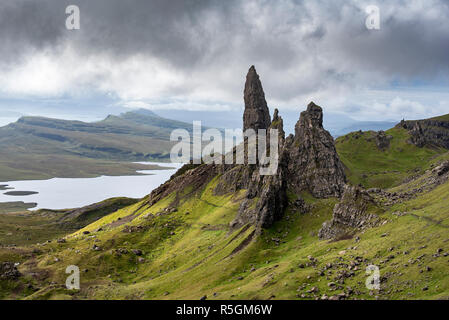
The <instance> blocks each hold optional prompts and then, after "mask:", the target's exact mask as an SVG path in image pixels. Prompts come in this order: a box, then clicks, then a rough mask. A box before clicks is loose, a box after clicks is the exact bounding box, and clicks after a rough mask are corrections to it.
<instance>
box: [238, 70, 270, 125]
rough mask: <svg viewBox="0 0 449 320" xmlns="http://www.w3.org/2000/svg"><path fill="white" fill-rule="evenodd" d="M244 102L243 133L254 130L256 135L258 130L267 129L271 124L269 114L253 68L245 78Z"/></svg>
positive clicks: (257, 76)
mask: <svg viewBox="0 0 449 320" xmlns="http://www.w3.org/2000/svg"><path fill="white" fill-rule="evenodd" d="M244 101H245V112H244V113H243V131H245V130H247V129H254V130H255V131H256V133H257V130H258V129H267V128H268V127H269V126H270V124H271V119H270V112H269V110H268V106H267V102H266V100H265V93H264V92H263V88H262V83H261V82H260V79H259V75H258V74H257V72H256V68H254V66H251V68H250V69H249V71H248V74H247V76H246V83H245V91H244Z"/></svg>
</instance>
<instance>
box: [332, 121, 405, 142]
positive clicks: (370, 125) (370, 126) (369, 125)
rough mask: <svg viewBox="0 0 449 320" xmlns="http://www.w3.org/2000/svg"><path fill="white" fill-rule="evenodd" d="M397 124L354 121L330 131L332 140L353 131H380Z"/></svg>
mask: <svg viewBox="0 0 449 320" xmlns="http://www.w3.org/2000/svg"><path fill="white" fill-rule="evenodd" d="M396 124H397V122H389V121H354V122H353V123H351V124H348V125H347V126H341V127H334V128H333V129H332V131H331V133H332V135H333V136H334V138H337V137H340V136H343V135H345V134H348V133H350V132H354V131H359V130H362V131H380V130H383V131H385V130H388V129H391V128H393V127H394V126H395V125H396Z"/></svg>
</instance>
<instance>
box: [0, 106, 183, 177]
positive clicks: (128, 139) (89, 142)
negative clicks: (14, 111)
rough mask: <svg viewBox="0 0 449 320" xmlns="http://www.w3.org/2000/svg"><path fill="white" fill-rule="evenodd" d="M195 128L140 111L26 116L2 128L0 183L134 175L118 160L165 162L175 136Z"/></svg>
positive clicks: (129, 167) (131, 167)
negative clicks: (94, 117) (91, 116)
mask: <svg viewBox="0 0 449 320" xmlns="http://www.w3.org/2000/svg"><path fill="white" fill-rule="evenodd" d="M177 128H182V129H186V130H188V131H189V132H191V131H192V125H191V124H188V123H185V122H181V121H176V120H170V119H165V118H162V117H160V116H158V115H156V114H154V113H153V112H151V111H147V110H137V111H132V112H127V113H123V114H121V115H119V116H114V115H109V116H108V117H107V118H106V119H104V120H102V121H98V122H92V123H87V122H82V121H69V120H59V119H51V118H44V117H21V118H20V119H19V120H18V121H17V122H15V123H11V124H9V125H7V126H4V127H1V128H0V181H6V180H20V179H43V178H51V177H85V176H96V175H99V174H124V173H127V174H129V173H132V172H135V169H136V166H134V165H130V164H127V165H122V164H118V163H117V161H127V162H129V161H146V160H157V161H164V160H167V159H168V158H169V153H170V149H171V146H172V145H173V142H170V133H171V131H172V130H173V129H177Z"/></svg>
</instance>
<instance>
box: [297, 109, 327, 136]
mask: <svg viewBox="0 0 449 320" xmlns="http://www.w3.org/2000/svg"><path fill="white" fill-rule="evenodd" d="M301 127H302V128H323V109H322V108H321V107H320V106H318V105H316V104H315V103H314V102H313V101H312V102H310V103H309V104H308V106H307V110H306V111H303V112H301V115H300V117H299V122H298V123H297V125H296V128H295V132H296V130H298V129H300V128H301ZM296 134H298V133H297V132H296Z"/></svg>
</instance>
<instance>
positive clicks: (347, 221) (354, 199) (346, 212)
mask: <svg viewBox="0 0 449 320" xmlns="http://www.w3.org/2000/svg"><path fill="white" fill-rule="evenodd" d="M379 210H380V209H379V208H378V207H377V205H376V203H375V201H374V199H373V198H372V197H371V196H370V195H369V194H368V192H366V191H365V190H363V189H361V188H359V187H352V186H346V187H345V191H344V194H343V197H342V199H341V201H340V202H339V203H338V204H337V205H335V207H334V211H333V215H332V220H330V221H327V222H325V223H324V224H323V227H322V228H321V229H320V231H319V232H318V237H319V238H320V239H338V238H344V237H345V236H350V235H351V234H352V233H353V232H354V231H356V230H361V229H364V228H366V227H372V226H375V225H376V224H378V223H379V218H378V216H377V215H376V213H378V212H379Z"/></svg>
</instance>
